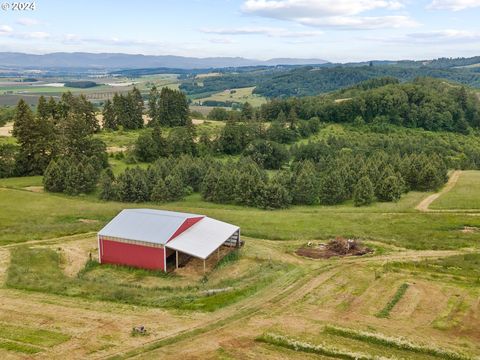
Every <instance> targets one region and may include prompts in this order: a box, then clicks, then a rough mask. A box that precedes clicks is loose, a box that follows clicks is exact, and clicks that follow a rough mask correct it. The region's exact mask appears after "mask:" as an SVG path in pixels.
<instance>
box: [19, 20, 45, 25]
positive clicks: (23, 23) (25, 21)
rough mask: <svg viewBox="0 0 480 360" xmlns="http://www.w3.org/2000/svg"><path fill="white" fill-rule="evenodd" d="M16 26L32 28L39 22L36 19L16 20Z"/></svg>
mask: <svg viewBox="0 0 480 360" xmlns="http://www.w3.org/2000/svg"><path fill="white" fill-rule="evenodd" d="M17 24H20V25H23V26H34V25H39V24H40V21H38V20H36V19H31V18H20V19H18V20H17Z"/></svg>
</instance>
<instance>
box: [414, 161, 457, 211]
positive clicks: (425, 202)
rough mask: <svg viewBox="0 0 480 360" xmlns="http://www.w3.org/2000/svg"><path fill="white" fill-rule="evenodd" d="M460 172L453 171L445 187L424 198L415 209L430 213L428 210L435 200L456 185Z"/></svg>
mask: <svg viewBox="0 0 480 360" xmlns="http://www.w3.org/2000/svg"><path fill="white" fill-rule="evenodd" d="M461 173H462V172H461V171H460V170H455V171H454V172H453V173H452V175H451V176H450V178H449V179H448V182H447V185H445V186H444V187H443V189H442V190H440V191H439V192H437V193H435V194H432V195H430V196H428V197H426V198H425V199H423V200H422V201H421V202H420V204H418V205H417V206H416V207H415V209H416V210H419V211H422V212H428V211H432V210H430V209H429V206H430V205H431V204H432V203H433V202H434V201H435V200H437V199H438V198H439V197H440V196H442V195H444V194H445V193H447V192H449V191H450V190H452V189H453V187H454V186H455V184H456V183H457V181H458V178H459V177H460V175H461Z"/></svg>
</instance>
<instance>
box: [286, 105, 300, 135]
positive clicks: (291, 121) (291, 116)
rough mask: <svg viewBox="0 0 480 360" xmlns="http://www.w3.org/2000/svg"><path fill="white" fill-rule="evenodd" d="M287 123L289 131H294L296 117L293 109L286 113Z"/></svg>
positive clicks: (296, 121)
mask: <svg viewBox="0 0 480 360" xmlns="http://www.w3.org/2000/svg"><path fill="white" fill-rule="evenodd" d="M287 123H288V126H289V127H290V129H291V130H295V129H296V128H297V123H298V116H297V113H296V112H295V109H294V108H293V107H292V108H291V109H290V112H289V113H288V117H287Z"/></svg>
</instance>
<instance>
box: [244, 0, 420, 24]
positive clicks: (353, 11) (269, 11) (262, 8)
mask: <svg viewBox="0 0 480 360" xmlns="http://www.w3.org/2000/svg"><path fill="white" fill-rule="evenodd" d="M403 7H404V1H399V0H246V1H245V2H244V4H243V7H242V10H243V12H244V13H247V14H252V15H258V16H263V17H268V18H273V19H278V20H287V21H294V22H297V23H300V24H302V25H308V26H325V27H340V28H354V29H378V28H398V27H413V26H416V25H418V24H417V23H416V22H415V21H414V20H412V19H410V18H409V17H407V16H405V15H402V16H396V15H392V16H359V15H360V14H362V13H365V12H368V11H371V10H388V11H394V10H400V9H402V8H403Z"/></svg>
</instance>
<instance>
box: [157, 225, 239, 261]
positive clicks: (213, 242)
mask: <svg viewBox="0 0 480 360" xmlns="http://www.w3.org/2000/svg"><path fill="white" fill-rule="evenodd" d="M238 229H239V227H238V226H235V225H232V224H227V223H224V222H222V221H218V220H215V219H211V218H209V217H205V218H203V219H202V220H200V221H199V222H198V223H196V224H195V225H193V226H192V227H190V228H189V229H187V230H186V231H184V232H183V233H181V234H180V235H178V236H177V237H176V238H174V239H172V240H171V241H169V242H168V243H167V244H166V245H165V247H167V248H170V249H172V250H178V251H180V252H183V253H185V254H188V255H191V256H194V257H197V258H200V259H206V258H207V257H208V256H209V255H210V254H212V253H213V252H214V251H215V250H216V249H217V248H219V247H220V246H221V245H222V244H223V243H224V242H225V241H227V240H228V238H229V237H230V236H232V235H233V234H234V233H235V232H236V231H237V230H238Z"/></svg>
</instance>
